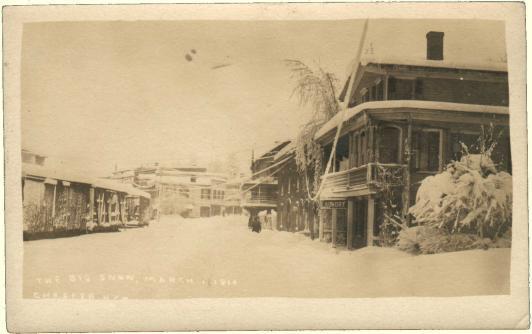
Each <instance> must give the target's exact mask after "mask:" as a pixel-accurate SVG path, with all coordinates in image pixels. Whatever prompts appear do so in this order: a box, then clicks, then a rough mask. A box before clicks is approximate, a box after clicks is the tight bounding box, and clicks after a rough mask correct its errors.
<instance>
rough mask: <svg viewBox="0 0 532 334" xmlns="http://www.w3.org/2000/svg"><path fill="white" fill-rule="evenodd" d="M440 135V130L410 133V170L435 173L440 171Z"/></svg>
mask: <svg viewBox="0 0 532 334" xmlns="http://www.w3.org/2000/svg"><path fill="white" fill-rule="evenodd" d="M440 134H441V131H440V130H424V131H423V130H422V131H413V132H412V156H411V157H410V167H411V168H412V170H415V171H424V172H437V171H438V170H439V169H440V153H441V152H440Z"/></svg>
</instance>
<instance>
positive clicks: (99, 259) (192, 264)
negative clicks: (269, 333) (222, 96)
mask: <svg viewBox="0 0 532 334" xmlns="http://www.w3.org/2000/svg"><path fill="white" fill-rule="evenodd" d="M509 270H510V250H509V249H491V250H488V251H483V250H475V251H465V252H456V253H447V254H438V255H421V256H412V255H409V254H406V253H403V252H400V251H398V250H395V249H385V248H378V247H374V248H365V249H361V250H357V251H342V250H337V249H333V248H331V247H330V245H329V244H325V243H321V242H319V241H317V240H314V241H313V240H310V239H308V238H307V237H305V236H303V235H299V234H294V233H289V232H278V231H270V230H263V231H262V232H261V233H260V234H257V233H252V232H251V231H249V230H248V228H247V219H246V217H244V216H230V217H211V218H198V219H183V218H181V217H162V218H161V221H159V222H152V224H151V225H150V226H149V227H145V228H138V229H126V230H124V231H122V232H119V233H99V234H90V235H83V236H78V237H72V238H63V239H53V240H38V241H30V242H26V243H25V244H24V296H25V297H29V298H32V297H34V298H54V297H57V298H182V297H301V298H304V297H312V298H318V297H385V296H462V295H484V294H507V293H509Z"/></svg>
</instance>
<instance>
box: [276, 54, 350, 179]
mask: <svg viewBox="0 0 532 334" xmlns="http://www.w3.org/2000/svg"><path fill="white" fill-rule="evenodd" d="M285 62H286V64H287V66H288V67H290V69H291V71H292V78H293V79H294V80H295V83H296V85H295V87H294V90H293V92H292V96H294V95H295V96H297V98H298V99H299V103H300V104H301V105H303V106H310V107H311V108H312V115H311V118H310V120H309V121H308V122H307V123H305V124H303V125H302V126H301V129H300V131H299V132H298V134H297V137H296V139H295V147H296V164H297V167H298V170H299V171H301V172H304V173H305V175H308V172H309V170H310V169H312V174H313V176H314V177H313V178H314V180H313V185H314V187H313V189H317V188H318V185H319V178H320V175H321V168H322V167H321V166H322V163H323V162H322V161H321V160H322V151H321V147H320V145H318V144H317V143H316V142H315V141H314V136H315V135H316V132H317V131H318V130H319V129H320V128H321V127H322V126H323V124H325V123H326V122H327V121H328V120H330V119H331V118H332V117H333V116H334V115H336V114H337V113H338V111H339V110H340V106H339V104H338V101H337V99H336V88H335V87H336V85H337V83H338V79H337V78H336V77H335V75H334V74H332V73H330V72H327V71H325V70H324V69H323V68H321V67H320V66H315V68H311V67H310V66H308V65H307V64H305V63H303V62H302V61H300V60H292V59H287V60H285ZM307 187H308V177H307Z"/></svg>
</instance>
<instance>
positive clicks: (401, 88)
mask: <svg viewBox="0 0 532 334" xmlns="http://www.w3.org/2000/svg"><path fill="white" fill-rule="evenodd" d="M414 84H415V80H413V79H399V78H395V77H390V79H389V81H388V87H389V88H388V89H389V92H390V94H389V95H388V98H389V99H390V100H411V99H413V98H414V88H415V86H414Z"/></svg>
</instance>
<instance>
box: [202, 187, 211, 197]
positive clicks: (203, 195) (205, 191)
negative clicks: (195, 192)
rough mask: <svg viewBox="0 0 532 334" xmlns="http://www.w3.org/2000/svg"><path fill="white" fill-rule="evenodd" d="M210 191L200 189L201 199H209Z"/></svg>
mask: <svg viewBox="0 0 532 334" xmlns="http://www.w3.org/2000/svg"><path fill="white" fill-rule="evenodd" d="M210 198H211V190H210V189H201V199H210Z"/></svg>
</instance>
